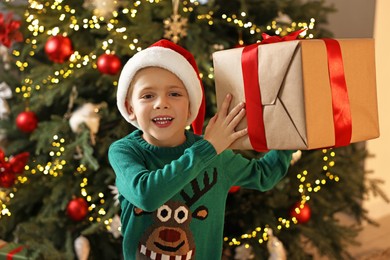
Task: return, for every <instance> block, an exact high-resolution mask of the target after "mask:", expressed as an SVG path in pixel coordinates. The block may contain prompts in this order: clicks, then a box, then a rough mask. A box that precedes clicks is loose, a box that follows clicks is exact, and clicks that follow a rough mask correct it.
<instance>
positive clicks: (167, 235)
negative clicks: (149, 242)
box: [158, 228, 180, 243]
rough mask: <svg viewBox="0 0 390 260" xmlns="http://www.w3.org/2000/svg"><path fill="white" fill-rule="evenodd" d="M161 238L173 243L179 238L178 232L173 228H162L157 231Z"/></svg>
mask: <svg viewBox="0 0 390 260" xmlns="http://www.w3.org/2000/svg"><path fill="white" fill-rule="evenodd" d="M158 236H159V237H160V239H161V240H163V241H165V242H170V243H174V242H177V241H179V239H180V232H178V231H176V230H174V229H168V228H167V229H164V230H161V231H160V232H159V235H158Z"/></svg>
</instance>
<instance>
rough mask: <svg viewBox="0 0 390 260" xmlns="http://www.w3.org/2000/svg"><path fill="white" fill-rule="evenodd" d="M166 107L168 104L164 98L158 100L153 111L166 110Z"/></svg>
mask: <svg viewBox="0 0 390 260" xmlns="http://www.w3.org/2000/svg"><path fill="white" fill-rule="evenodd" d="M168 107H169V103H168V101H167V99H166V98H164V97H160V98H158V99H157V101H156V104H155V106H154V108H155V109H166V108H168Z"/></svg>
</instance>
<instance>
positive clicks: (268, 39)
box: [261, 28, 307, 44]
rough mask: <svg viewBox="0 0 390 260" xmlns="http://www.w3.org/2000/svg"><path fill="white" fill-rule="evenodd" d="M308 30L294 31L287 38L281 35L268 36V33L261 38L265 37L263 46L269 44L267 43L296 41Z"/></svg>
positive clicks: (262, 42)
mask: <svg viewBox="0 0 390 260" xmlns="http://www.w3.org/2000/svg"><path fill="white" fill-rule="evenodd" d="M306 29H307V28H304V29H301V30H298V31H294V32H292V33H290V34H287V35H286V36H283V37H281V36H279V35H273V36H271V35H268V34H266V33H262V34H261V36H262V37H263V40H262V41H261V44H267V43H275V42H285V41H293V40H296V39H297V38H298V36H299V34H301V33H302V32H304V31H306Z"/></svg>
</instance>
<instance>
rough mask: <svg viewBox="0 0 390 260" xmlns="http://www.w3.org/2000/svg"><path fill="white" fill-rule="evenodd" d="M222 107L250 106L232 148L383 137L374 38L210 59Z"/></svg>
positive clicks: (264, 48)
mask: <svg viewBox="0 0 390 260" xmlns="http://www.w3.org/2000/svg"><path fill="white" fill-rule="evenodd" d="M213 62H214V77H215V86H216V95H217V106H218V107H220V106H221V104H222V102H223V100H224V98H225V96H226V94H227V93H231V94H232V95H233V100H232V103H231V106H230V109H231V108H233V107H234V106H235V105H237V104H238V103H239V102H241V101H244V102H246V117H245V118H244V119H243V120H242V122H241V123H240V124H239V126H238V127H237V129H243V128H245V127H248V132H249V134H248V136H246V137H243V138H241V139H239V140H237V141H236V142H234V143H233V144H232V146H231V147H230V148H232V149H251V150H257V151H265V150H269V149H279V150H284V149H301V150H310V149H318V148H324V147H339V146H345V145H348V144H350V143H354V142H359V141H364V140H369V139H373V138H376V137H378V136H379V122H378V112H377V111H378V109H377V96H376V77H375V50H374V40H373V39H314V40H291V41H281V42H277V43H270V44H260V45H258V44H255V45H250V46H247V47H242V48H235V49H229V50H223V51H218V52H215V53H213Z"/></svg>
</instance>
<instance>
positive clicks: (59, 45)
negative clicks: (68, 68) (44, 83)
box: [45, 35, 73, 63]
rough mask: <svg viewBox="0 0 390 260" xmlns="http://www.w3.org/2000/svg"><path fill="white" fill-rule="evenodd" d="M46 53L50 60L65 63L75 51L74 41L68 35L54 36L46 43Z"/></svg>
mask: <svg viewBox="0 0 390 260" xmlns="http://www.w3.org/2000/svg"><path fill="white" fill-rule="evenodd" d="M45 53H46V55H47V57H48V58H49V60H51V61H53V62H56V63H63V62H65V61H67V60H68V59H69V57H70V55H72V53H73V47H72V42H71V40H70V39H69V38H68V37H65V36H62V35H56V36H52V37H50V38H49V39H48V40H47V42H46V44H45Z"/></svg>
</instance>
